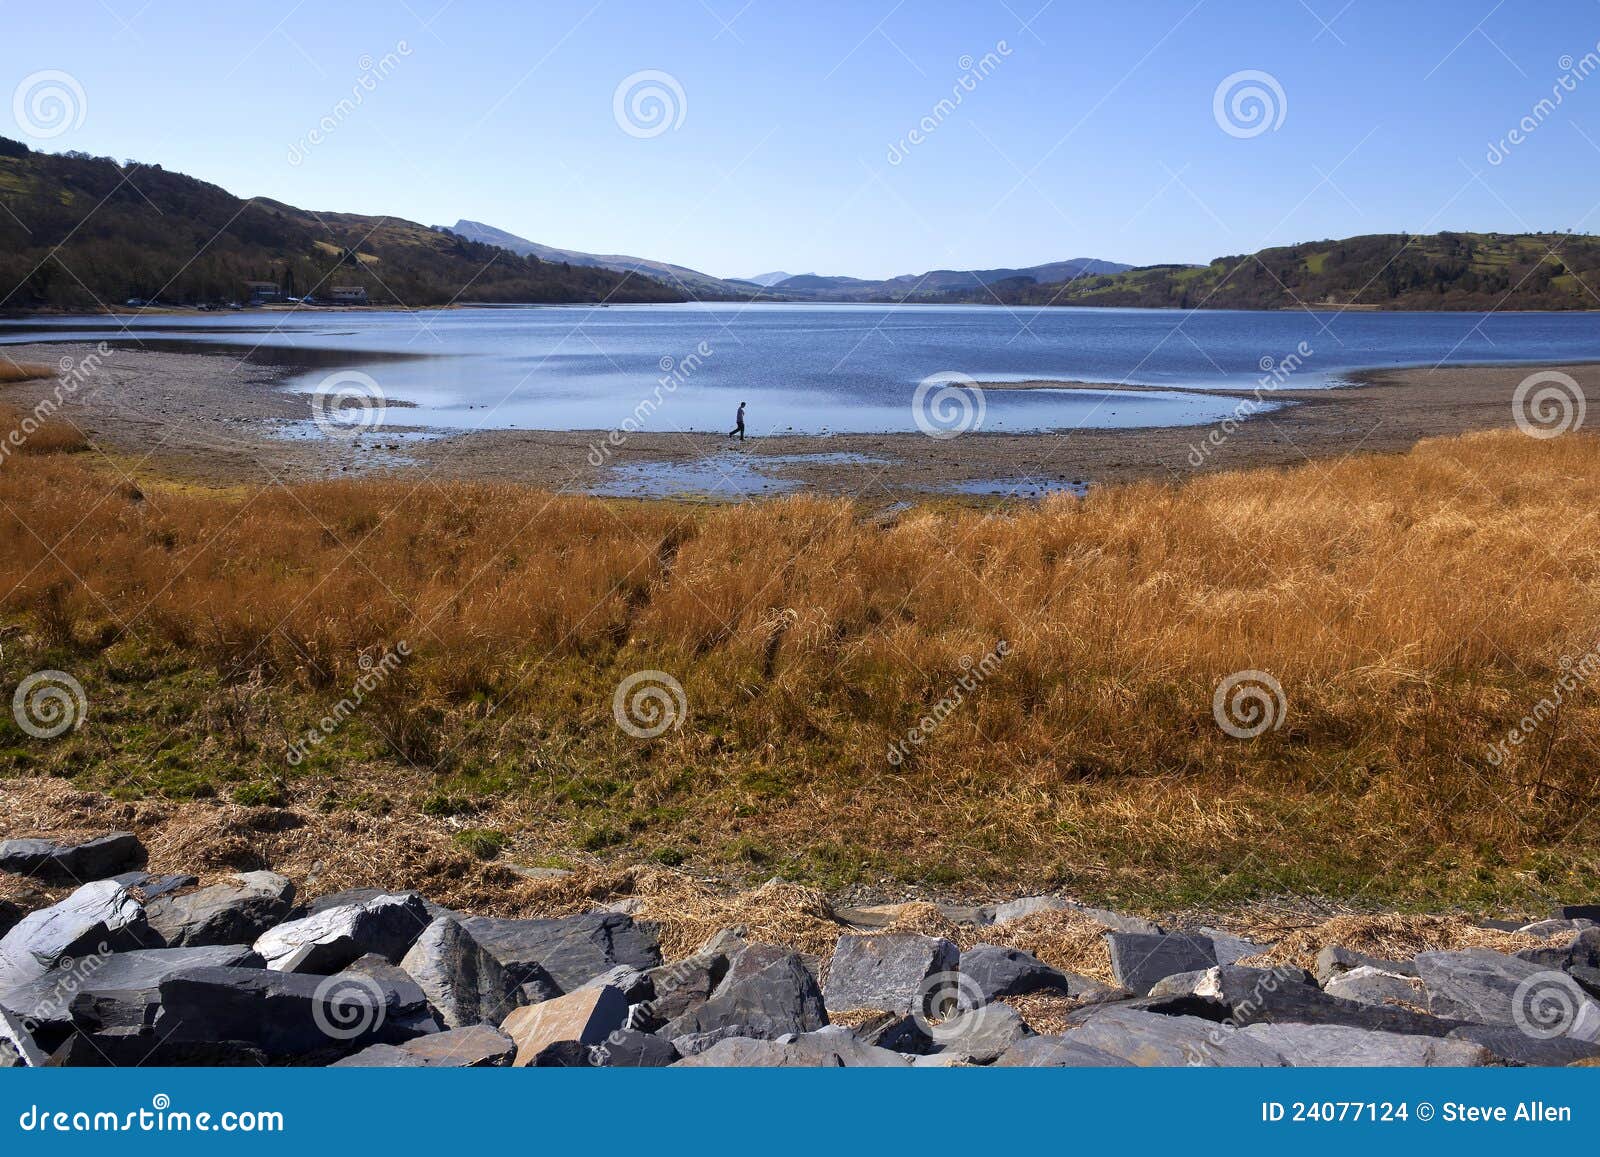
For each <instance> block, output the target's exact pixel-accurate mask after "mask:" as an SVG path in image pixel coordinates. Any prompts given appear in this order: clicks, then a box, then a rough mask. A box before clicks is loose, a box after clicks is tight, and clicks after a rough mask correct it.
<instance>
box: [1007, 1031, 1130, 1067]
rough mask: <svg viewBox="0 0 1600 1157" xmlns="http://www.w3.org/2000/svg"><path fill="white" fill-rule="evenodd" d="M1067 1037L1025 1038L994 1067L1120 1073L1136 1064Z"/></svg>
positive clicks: (1009, 1050)
mask: <svg viewBox="0 0 1600 1157" xmlns="http://www.w3.org/2000/svg"><path fill="white" fill-rule="evenodd" d="M1073 1036H1074V1034H1071V1033H1069V1034H1067V1035H1066V1036H1030V1037H1024V1038H1023V1039H1021V1040H1019V1041H1018V1042H1017V1043H1016V1044H1014V1045H1012V1046H1011V1047H1010V1048H1008V1049H1007V1050H1006V1051H1005V1052H1004V1053H1002V1054H1001V1055H1000V1057H999V1058H998V1059H997V1060H996V1061H995V1062H994V1067H995V1068H999V1069H1007V1068H1029V1069H1041V1068H1047V1069H1119V1068H1131V1067H1132V1065H1133V1062H1132V1061H1129V1060H1126V1059H1124V1058H1123V1057H1119V1056H1115V1055H1113V1054H1111V1053H1108V1052H1106V1051H1105V1050H1104V1049H1098V1048H1095V1047H1094V1046H1092V1045H1087V1044H1083V1043H1081V1042H1079V1041H1077V1040H1074V1039H1073Z"/></svg>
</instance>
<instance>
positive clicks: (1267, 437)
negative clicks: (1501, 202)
mask: <svg viewBox="0 0 1600 1157" xmlns="http://www.w3.org/2000/svg"><path fill="white" fill-rule="evenodd" d="M91 349H92V347H90V346H87V345H78V344H37V345H24V346H8V347H6V354H7V355H8V356H9V357H11V358H13V359H15V360H17V361H21V362H37V363H44V364H48V365H57V364H59V363H60V361H61V359H62V358H63V357H79V358H81V357H83V356H84V355H85V354H87V353H88V352H90V350H91ZM1552 368H1559V369H1561V370H1562V371H1563V372H1565V373H1568V374H1570V375H1571V376H1572V377H1573V378H1574V379H1576V381H1577V382H1578V383H1579V385H1580V386H1581V387H1582V389H1583V390H1584V392H1585V394H1590V393H1594V394H1597V395H1600V365H1593V364H1591V365H1576V366H1559V367H1552ZM1531 372H1533V368H1532V367H1528V366H1470V367H1448V368H1442V369H1436V370H1429V369H1407V370H1391V371H1381V372H1372V373H1368V374H1366V375H1362V376H1361V377H1360V378H1359V379H1358V380H1357V381H1356V383H1355V384H1353V385H1351V386H1349V387H1347V388H1342V389H1335V390H1279V391H1277V392H1275V393H1272V394H1270V395H1269V396H1268V397H1269V400H1270V401H1271V402H1274V403H1285V404H1283V405H1281V406H1280V407H1279V408H1277V409H1274V410H1272V411H1270V412H1259V410H1258V409H1257V408H1256V407H1255V406H1254V405H1253V403H1252V399H1253V397H1254V393H1253V392H1246V391H1240V392H1232V391H1205V392H1207V393H1210V394H1213V395H1221V396H1227V397H1236V398H1238V399H1239V402H1240V407H1241V408H1240V409H1239V411H1238V413H1239V414H1240V417H1241V420H1240V421H1238V422H1236V423H1235V422H1229V423H1226V424H1212V425H1209V426H1186V427H1171V428H1147V429H1134V430H1075V431H1066V432H1060V433H1052V434H986V433H982V432H978V433H971V434H964V435H962V436H960V437H956V438H951V439H947V440H938V439H934V438H929V437H925V436H923V435H921V434H840V435H833V436H829V437H822V438H819V437H811V436H796V435H788V436H778V437H769V438H752V439H751V440H750V441H748V442H745V443H743V444H737V443H734V444H730V443H729V442H728V441H727V440H726V439H725V438H721V437H717V436H714V435H698V434H633V435H630V436H629V437H627V438H626V440H625V441H624V442H623V444H621V445H608V444H607V432H606V431H565V432H557V431H533V430H486V431H476V432H469V433H462V434H451V435H445V436H434V435H425V436H416V435H417V432H414V431H407V430H406V429H405V428H404V427H402V426H401V425H399V423H403V422H404V410H403V409H395V408H391V409H390V411H389V414H388V423H389V424H388V425H386V427H385V428H384V430H383V431H382V432H381V433H378V434H372V435H363V436H362V437H359V438H356V439H353V440H344V439H328V438H320V437H315V436H311V435H314V433H315V427H314V426H312V425H311V423H310V417H311V406H310V400H309V398H307V397H306V396H304V395H296V394H291V393H287V392H285V391H284V390H282V389H281V388H280V382H281V380H282V376H283V374H282V372H281V371H279V370H276V369H273V368H269V367H264V366H257V365H252V364H249V363H240V362H239V361H238V360H237V359H235V358H232V357H227V356H219V355H216V354H202V353H166V352H150V351H127V350H116V351H114V352H113V353H112V354H111V355H110V356H108V357H106V358H105V359H104V361H103V362H102V364H101V365H100V366H99V367H98V368H97V369H96V370H95V372H93V373H92V374H90V375H88V377H87V380H86V381H85V382H84V383H83V385H82V386H81V387H80V388H79V389H78V390H77V391H76V392H75V393H74V394H72V395H71V396H70V397H69V398H68V400H67V403H66V405H65V406H64V408H63V413H64V414H65V415H66V416H68V417H70V418H71V420H72V421H74V422H75V423H77V424H78V425H79V426H80V427H81V428H82V429H83V430H84V431H85V433H87V434H88V435H89V436H90V437H91V439H92V440H93V441H94V442H95V444H96V445H97V446H98V447H100V448H101V449H103V450H104V451H106V452H107V453H110V454H113V455H116V456H117V457H119V458H121V459H124V460H132V461H133V462H134V463H143V464H146V465H148V466H149V467H151V468H153V469H155V470H158V471H160V472H163V473H167V474H170V475H172V476H174V477H177V478H181V479H184V480H187V481H193V482H196V483H201V484H208V485H234V484H239V483H250V482H264V481H268V480H271V479H279V480H283V481H303V480H310V479H316V478H329V477H350V476H359V475H367V476H370V475H381V474H385V473H394V472H398V473H401V474H403V475H406V476H421V475H426V476H428V477H431V478H435V479H439V480H445V479H461V480H481V481H495V482H519V483H525V484H530V485H535V486H541V487H547V488H551V489H561V490H572V491H588V490H591V489H594V488H596V487H599V488H601V490H602V492H604V493H610V494H614V495H618V496H630V495H637V496H641V497H651V496H659V495H662V494H687V495H695V494H702V495H709V496H712V497H739V496H744V495H756V496H759V495H764V494H776V493H782V492H784V491H785V490H787V489H794V488H806V489H813V490H818V491H823V492H827V493H840V494H853V495H859V496H861V497H863V498H867V499H884V500H889V501H895V500H901V499H906V498H910V497H915V496H917V495H928V494H947V495H952V496H959V495H963V494H967V495H971V494H972V493H973V492H974V491H978V492H985V491H994V490H998V491H999V492H1000V493H1005V492H1007V491H1009V490H1010V489H1011V488H1012V485H1013V484H1018V485H1016V489H1015V492H1016V493H1017V494H1019V495H1022V496H1031V495H1033V494H1036V493H1038V492H1039V491H1040V490H1041V489H1043V488H1067V487H1072V486H1074V485H1075V484H1077V485H1081V484H1085V483H1087V484H1095V483H1107V482H1120V481H1129V480H1134V479H1150V478H1154V479H1161V480H1178V479H1183V478H1186V477H1189V476H1191V475H1193V474H1194V473H1196V472H1197V471H1208V470H1219V469H1235V468H1240V467H1250V466H1292V465H1297V464H1300V463H1303V462H1305V461H1307V460H1312V459H1317V458H1326V457H1330V456H1339V455H1345V454H1351V453H1357V452H1360V453H1396V452H1400V451H1404V450H1406V449H1407V448H1408V447H1410V446H1411V445H1413V444H1414V443H1415V442H1416V441H1417V440H1418V439H1420V438H1426V437H1431V436H1434V435H1445V434H1459V433H1463V432H1466V431H1469V430H1483V429H1496V428H1505V427H1510V426H1512V425H1514V415H1513V410H1512V394H1513V392H1514V391H1515V389H1516V387H1517V385H1518V383H1520V382H1521V381H1522V380H1523V379H1524V378H1525V377H1527V376H1528V374H1530V373H1531ZM1041 387H1050V388H1054V389H1061V388H1068V389H1072V388H1081V389H1095V390H1103V389H1104V388H1105V387H1104V386H1102V385H1089V384H1080V383H1061V382H1023V383H1007V384H1006V385H1004V386H997V387H994V388H997V389H1000V388H1004V389H1028V388H1041ZM55 388H56V383H55V382H54V381H43V382H29V383H22V384H19V385H13V386H4V387H0V401H3V402H6V403H8V404H10V405H13V406H16V407H19V408H23V407H27V406H31V405H32V404H33V403H34V402H35V401H37V400H38V399H39V398H42V397H47V396H49V395H51V394H52V393H53V392H54V390H55ZM1129 388H1130V389H1135V390H1137V389H1138V387H1129ZM393 405H394V403H391V407H393ZM989 483H998V484H999V485H998V486H991V485H986V484H989ZM978 496H979V497H980V498H981V493H980V494H979V495H978Z"/></svg>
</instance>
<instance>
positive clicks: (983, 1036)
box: [929, 1004, 1028, 1065]
mask: <svg viewBox="0 0 1600 1157" xmlns="http://www.w3.org/2000/svg"><path fill="white" fill-rule="evenodd" d="M929 1035H930V1036H931V1037H932V1038H933V1040H934V1042H935V1043H936V1044H937V1045H938V1046H939V1051H940V1052H946V1053H954V1054H956V1055H957V1056H961V1057H965V1058H966V1059H967V1060H969V1061H971V1062H972V1063H973V1064H976V1065H986V1064H989V1063H990V1062H991V1061H993V1060H995V1059H996V1058H997V1057H999V1056H1000V1055H1001V1054H1003V1053H1004V1052H1005V1051H1006V1050H1007V1049H1009V1048H1011V1046H1013V1045H1015V1044H1016V1043H1017V1042H1018V1041H1020V1040H1022V1038H1023V1037H1025V1036H1027V1035H1028V1026H1027V1025H1026V1024H1024V1023H1023V1020H1022V1016H1021V1015H1020V1014H1019V1013H1018V1012H1017V1010H1016V1009H1014V1008H1012V1007H1011V1006H1010V1005H1008V1004H986V1005H984V1006H983V1007H982V1008H971V1009H967V1010H966V1011H965V1012H960V1013H957V1014H956V1015H955V1016H953V1017H951V1018H950V1019H949V1020H946V1021H942V1022H941V1023H939V1024H937V1025H934V1026H932V1028H931V1029H930V1030H929Z"/></svg>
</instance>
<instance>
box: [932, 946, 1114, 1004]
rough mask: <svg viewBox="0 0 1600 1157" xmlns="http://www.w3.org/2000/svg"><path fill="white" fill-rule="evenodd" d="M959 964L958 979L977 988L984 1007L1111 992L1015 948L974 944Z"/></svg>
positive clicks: (962, 956) (1096, 982) (1103, 986)
mask: <svg viewBox="0 0 1600 1157" xmlns="http://www.w3.org/2000/svg"><path fill="white" fill-rule="evenodd" d="M960 963H961V975H962V976H963V977H964V978H966V980H967V981H968V982H970V983H971V984H972V985H974V986H975V987H976V989H977V992H978V993H979V994H981V996H982V999H983V1002H984V1003H989V1002H990V1001H994V1000H998V999H999V998H1000V997H1002V996H1025V995H1027V994H1028V993H1030V992H1059V993H1061V994H1062V995H1064V996H1074V997H1077V996H1092V995H1103V994H1106V993H1109V992H1111V991H1112V990H1111V989H1109V988H1107V987H1106V986H1105V985H1103V984H1101V983H1099V982H1098V981H1096V980H1091V979H1090V978H1089V977H1087V976H1079V975H1077V974H1076V973H1071V972H1062V971H1061V970H1060V969H1059V968H1052V967H1051V966H1050V965H1048V964H1046V963H1045V962H1044V961H1042V960H1040V959H1039V958H1038V957H1037V956H1034V955H1032V954H1031V953H1027V952H1023V951H1021V950H1020V949H1017V948H1002V947H999V946H997V945H994V944H977V945H974V946H973V947H971V948H969V949H967V950H966V951H965V952H963V953H962V954H961V961H960Z"/></svg>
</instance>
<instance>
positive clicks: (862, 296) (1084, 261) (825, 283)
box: [770, 257, 1133, 302]
mask: <svg viewBox="0 0 1600 1157" xmlns="http://www.w3.org/2000/svg"><path fill="white" fill-rule="evenodd" d="M1132 268H1133V266H1131V265H1122V264H1120V263H1118V262H1115V261H1101V260H1098V259H1097V258H1093V257H1074V258H1071V259H1070V260H1067V261H1052V262H1049V263H1047V264H1044V265H1030V266H1028V267H1027V268H1024V269H930V270H928V271H927V272H926V273H903V274H901V275H900V276H899V277H890V278H887V279H886V280H883V281H868V280H863V279H861V278H858V277H824V276H820V275H818V274H815V273H807V274H803V275H801V276H798V277H791V278H788V279H787V280H785V281H779V282H776V283H774V284H772V285H771V286H770V289H771V292H772V293H774V294H778V295H781V296H784V297H792V298H800V299H804V300H809V301H937V300H940V299H944V298H948V297H952V295H960V296H959V300H972V301H988V302H992V301H994V298H993V297H991V296H989V294H988V292H987V290H986V288H985V287H988V286H1004V287H1016V288H1019V289H1027V288H1029V287H1032V286H1035V285H1042V284H1048V283H1053V282H1059V281H1066V280H1070V279H1072V278H1077V277H1086V276H1091V275H1099V274H1119V273H1122V272H1124V271H1126V270H1130V269H1132ZM966 295H970V297H969V296H966Z"/></svg>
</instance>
